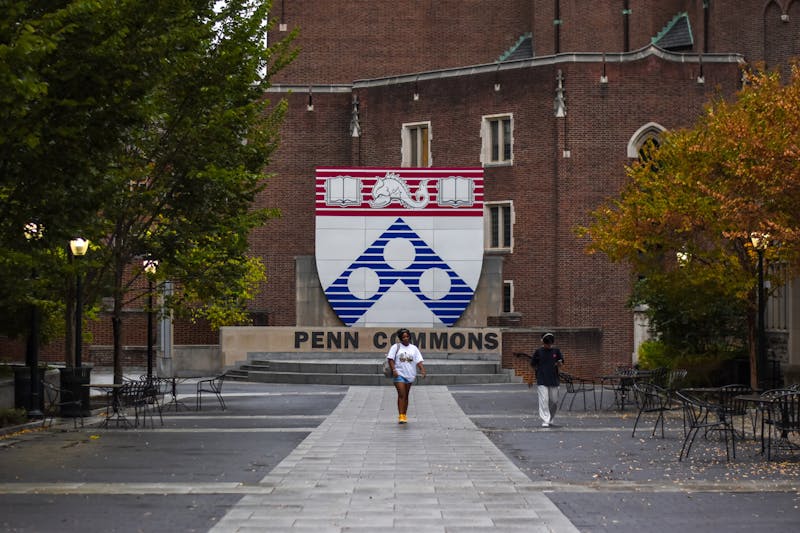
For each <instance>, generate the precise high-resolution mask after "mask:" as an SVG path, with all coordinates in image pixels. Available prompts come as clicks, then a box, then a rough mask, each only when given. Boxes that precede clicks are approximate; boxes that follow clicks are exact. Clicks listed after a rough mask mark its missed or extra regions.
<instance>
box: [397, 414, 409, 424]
mask: <svg viewBox="0 0 800 533" xmlns="http://www.w3.org/2000/svg"><path fill="white" fill-rule="evenodd" d="M406 422H408V418H406V415H400V417H399V420H398V421H397V423H398V424H405V423H406Z"/></svg>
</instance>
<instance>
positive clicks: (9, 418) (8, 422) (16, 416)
mask: <svg viewBox="0 0 800 533" xmlns="http://www.w3.org/2000/svg"><path fill="white" fill-rule="evenodd" d="M27 421H28V414H27V413H26V412H25V409H0V427H6V426H18V425H20V424H24V423H25V422H27Z"/></svg>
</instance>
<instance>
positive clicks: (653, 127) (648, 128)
mask: <svg viewBox="0 0 800 533" xmlns="http://www.w3.org/2000/svg"><path fill="white" fill-rule="evenodd" d="M665 131H667V128H665V127H664V126H662V125H661V124H658V123H656V122H648V123H647V124H645V125H644V126H642V127H641V128H639V129H638V130H636V133H634V134H633V135H632V136H631V138H630V140H629V141H628V157H630V158H631V159H639V157H640V156H641V151H642V147H643V146H644V145H645V144H646V143H648V142H651V143H655V145H656V146H658V144H659V138H660V137H661V133H663V132H665Z"/></svg>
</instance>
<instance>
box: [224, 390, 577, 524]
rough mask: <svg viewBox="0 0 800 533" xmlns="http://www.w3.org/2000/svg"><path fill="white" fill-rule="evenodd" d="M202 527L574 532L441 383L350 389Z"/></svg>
mask: <svg viewBox="0 0 800 533" xmlns="http://www.w3.org/2000/svg"><path fill="white" fill-rule="evenodd" d="M259 489H260V490H259V491H257V493H256V491H253V492H251V493H249V494H248V495H246V496H244V497H243V498H242V500H241V501H240V502H239V503H237V504H236V505H235V506H234V507H233V508H232V509H231V510H230V511H228V513H227V514H226V515H225V516H224V517H223V518H222V519H221V520H220V521H219V523H218V524H217V525H216V527H214V528H213V529H212V531H213V532H215V533H223V532H246V531H254V532H255V531H261V532H265V531H270V532H275V531H287V532H288V531H304V530H305V531H311V530H313V531H314V532H315V533H325V532H342V531H384V530H389V529H391V530H393V531H409V532H410V531H413V532H415V533H428V532H447V533H452V532H461V531H464V532H467V531H469V532H478V531H487V532H497V531H517V530H518V531H526V532H537V531H557V532H571V531H578V529H576V528H575V527H574V526H573V525H572V524H571V523H570V522H569V520H568V519H567V518H566V517H565V516H564V515H563V514H562V513H561V512H560V511H559V510H558V508H557V507H556V506H555V505H554V504H553V503H552V502H551V501H550V500H549V499H548V498H547V497H546V496H545V495H544V494H543V493H542V492H541V487H535V486H534V485H533V484H532V483H531V482H530V480H529V479H528V477H527V476H525V474H523V473H522V472H521V471H520V470H519V469H518V468H517V467H516V466H515V465H514V464H513V463H512V462H511V461H510V460H509V459H507V458H506V456H505V455H504V454H503V453H502V452H500V450H498V449H497V447H495V445H494V444H492V442H491V441H490V440H489V439H488V438H486V436H484V434H483V433H482V432H481V431H480V430H479V429H478V428H477V427H476V426H475V425H474V424H473V423H472V421H471V420H470V419H469V418H467V416H466V415H465V414H464V412H463V411H462V410H461V408H460V407H459V406H458V404H456V402H455V400H454V399H453V397H452V396H451V394H450V392H448V390H447V388H446V387H439V386H425V387H415V388H414V389H412V392H411V404H410V407H409V423H408V424H405V425H400V424H397V408H396V393H395V390H394V388H393V387H351V388H350V389H349V391H348V393H347V395H346V396H345V398H344V399H343V400H342V402H341V403H340V404H339V406H338V407H337V408H336V409H335V410H334V412H333V413H332V414H331V415H330V416H329V417H327V419H326V420H325V421H324V422H323V423H322V424H321V425H320V426H319V427H318V428H316V429H314V430H313V432H312V433H311V434H310V435H309V436H308V437H307V438H306V439H305V440H304V441H303V442H302V443H301V444H300V445H299V446H298V447H297V448H296V449H295V450H294V451H293V452H292V453H291V454H290V455H289V456H288V457H286V458H285V459H284V460H283V461H282V462H281V463H280V464H279V465H278V466H277V467H276V468H275V469H273V470H272V471H271V472H270V474H269V475H268V476H266V477H265V478H264V479H263V480H262V481H261V483H260V484H259Z"/></svg>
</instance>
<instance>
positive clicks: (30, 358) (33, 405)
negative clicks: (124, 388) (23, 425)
mask: <svg viewBox="0 0 800 533" xmlns="http://www.w3.org/2000/svg"><path fill="white" fill-rule="evenodd" d="M23 234H24V235H25V239H26V240H27V241H28V243H29V245H30V246H31V250H32V249H33V243H34V242H36V241H39V240H40V239H41V238H42V237H44V226H43V225H42V224H38V223H36V222H28V223H27V224H25V227H24V228H23ZM34 279H36V267H35V266H34V267H33V269H32V270H31V280H34ZM40 322H41V316H40V310H39V307H38V306H37V305H36V304H35V303H32V304H31V316H30V327H29V331H28V341H27V343H26V345H25V363H26V364H27V365H28V368H29V369H30V379H31V398H30V406H29V409H28V417H29V418H42V417H43V416H44V415H43V414H42V410H41V409H40V408H39V329H40Z"/></svg>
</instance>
